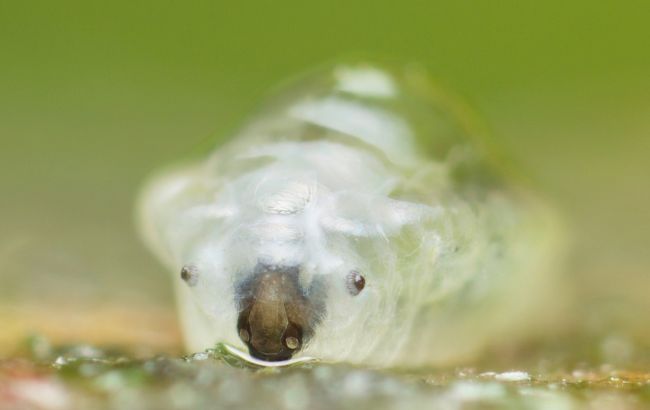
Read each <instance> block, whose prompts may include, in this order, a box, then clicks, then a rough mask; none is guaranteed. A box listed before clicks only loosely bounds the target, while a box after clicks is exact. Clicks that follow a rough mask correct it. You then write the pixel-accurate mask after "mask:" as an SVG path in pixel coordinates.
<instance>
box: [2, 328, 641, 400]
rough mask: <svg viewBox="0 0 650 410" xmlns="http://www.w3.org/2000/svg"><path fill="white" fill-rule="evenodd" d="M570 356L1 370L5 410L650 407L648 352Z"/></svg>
mask: <svg viewBox="0 0 650 410" xmlns="http://www.w3.org/2000/svg"><path fill="white" fill-rule="evenodd" d="M581 351H582V352H586V350H585V349H582V350H581ZM644 352H646V353H644ZM565 353H566V352H565ZM565 353H560V352H559V351H557V350H555V348H543V349H537V350H536V351H535V352H533V353H530V352H529V353H526V354H525V355H526V356H527V358H526V359H517V360H518V361H520V362H522V364H521V366H519V367H505V364H504V363H496V364H494V365H492V366H487V365H482V364H480V365H477V366H475V367H464V368H453V369H436V370H431V371H417V372H413V371H403V370H402V371H400V370H371V369H363V368H358V367H353V366H349V365H345V364H327V363H317V362H295V363H290V364H289V365H288V366H285V367H281V368H280V367H260V366H258V365H256V364H255V363H250V362H248V361H246V360H243V359H242V357H240V356H238V355H236V354H233V352H232V351H230V350H228V348H227V347H226V346H224V345H217V347H216V348H215V349H211V350H208V351H205V352H201V353H195V354H193V355H189V356H183V357H181V356H179V357H173V356H155V355H151V353H149V352H127V350H111V349H102V348H98V347H93V346H89V345H74V346H62V347H52V346H50V345H49V343H48V342H47V341H46V340H45V339H42V338H32V339H30V341H29V342H28V343H27V344H26V346H25V347H24V348H22V349H21V351H20V352H19V353H18V354H16V355H15V357H14V358H12V359H6V360H3V361H0V409H32V408H34V409H90V408H92V409H95V408H96V409H121V408H131V409H191V408H205V407H208V406H209V407H215V406H216V407H218V408H288V409H332V408H334V409H347V408H355V409H358V408H362V409H363V408H373V409H375V408H377V409H391V408H411V409H412V408H415V409H418V408H439V409H479V408H488V409H491V408H513V409H514V408H517V409H521V408H524V409H573V408H589V409H601V408H602V409H613V408H616V409H643V408H648V406H650V373H648V372H647V369H648V367H647V358H648V356H647V351H645V350H638V349H637V352H636V354H635V356H634V357H628V358H627V359H626V360H627V363H626V364H623V363H622V362H621V364H620V365H614V364H599V365H598V364H594V363H590V360H585V361H576V362H573V361H572V360H570V359H568V358H567V356H565ZM601 353H602V352H601ZM599 354H600V353H599ZM594 359H596V360H597V359H598V358H597V357H594ZM611 359H613V361H614V362H616V361H617V360H618V359H616V358H611ZM508 360H510V359H508ZM508 360H506V361H508ZM561 363H564V364H561ZM643 369H646V370H645V371H644V370H643Z"/></svg>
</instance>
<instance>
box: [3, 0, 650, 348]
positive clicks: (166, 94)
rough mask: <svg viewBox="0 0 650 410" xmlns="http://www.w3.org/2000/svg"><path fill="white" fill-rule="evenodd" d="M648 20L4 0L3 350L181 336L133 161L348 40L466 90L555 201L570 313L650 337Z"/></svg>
mask: <svg viewBox="0 0 650 410" xmlns="http://www.w3.org/2000/svg"><path fill="white" fill-rule="evenodd" d="M649 18H650V3H648V2H647V1H636V2H635V1H610V0H607V1H602V0H601V1H582V0H581V1H556V0H551V1H545V2H522V1H520V0H508V1H500V2H495V1H467V0H456V1H446V2H433V1H401V2H392V1H372V2H370V1H369V2H350V1H337V2H290V3H287V2H265V1H257V2H169V1H157V2H147V3H144V2H138V1H128V2H127V1H112V2H78V3H75V2H69V1H59V2H52V1H43V2H33V1H22V2H18V1H13V2H10V1H7V0H0V187H1V188H2V190H1V191H0V320H1V321H2V322H3V328H1V329H0V349H1V348H2V346H8V345H10V344H11V342H12V341H13V340H15V338H16V337H18V336H19V335H20V334H22V333H23V332H25V331H27V330H30V329H33V330H39V331H41V332H44V333H46V334H52V335H53V336H54V337H55V338H56V337H58V338H90V339H93V338H94V339H100V340H101V339H103V338H111V337H113V336H112V335H118V336H115V339H116V340H118V341H127V342H128V341H130V340H148V341H150V342H152V343H158V344H159V345H160V346H162V347H166V346H173V345H175V343H176V339H175V333H173V332H171V333H170V332H169V329H173V315H172V314H171V312H172V304H171V297H172V296H171V291H170V283H171V281H170V280H169V278H168V274H167V273H166V272H162V270H161V268H160V267H159V266H158V265H157V263H156V262H155V261H154V260H153V258H152V257H151V256H150V255H149V254H148V253H147V252H146V250H145V249H144V247H143V246H142V245H141V243H140V242H139V240H138V238H137V236H136V233H135V229H134V224H133V217H132V215H133V202H134V199H135V196H136V194H137V191H138V188H139V186H140V185H141V183H142V181H143V179H144V178H146V176H147V175H148V174H150V173H151V172H152V171H154V170H155V169H156V168H158V167H160V166H161V165H164V164H168V163H169V162H173V161H175V160H178V159H180V158H184V157H187V156H190V155H196V154H197V153H199V152H201V150H204V149H205V148H206V147H208V146H210V142H211V141H216V140H217V139H219V138H224V137H226V136H228V135H229V134H230V133H231V132H232V131H233V130H235V129H236V127H237V126H238V125H239V124H241V123H242V122H243V121H245V118H246V115H247V114H248V113H250V112H251V111H252V110H253V109H254V108H255V107H256V106H257V105H258V104H259V103H260V101H261V99H262V98H263V97H264V96H265V95H266V94H267V93H268V91H269V89H270V88H272V87H273V86H275V85H277V83H278V82H280V81H283V80H285V79H286V78H287V77H290V76H292V75H295V74H298V73H300V72H302V71H304V70H305V69H307V68H311V67H313V66H314V65H318V64H321V63H323V62H326V61H332V60H336V59H338V58H342V57H345V56H348V55H357V54H358V53H361V54H363V55H371V56H372V55H376V56H380V57H387V58H390V59H392V60H397V61H405V62H411V61H416V62H420V63H422V64H423V65H425V66H426V67H427V68H428V69H429V70H430V71H431V72H432V73H433V74H434V76H435V77H436V78H437V79H438V80H439V81H441V82H442V83H443V84H444V85H446V86H447V87H448V88H451V89H454V90H456V91H457V92H459V93H460V94H461V95H463V96H465V97H466V98H467V99H468V100H469V101H470V103H471V104H472V105H473V106H474V108H475V109H476V110H477V111H478V112H479V113H481V115H482V116H483V117H484V118H485V120H486V121H487V123H488V124H489V126H490V128H491V129H492V130H493V132H494V135H495V138H496V139H498V140H499V142H500V143H501V145H504V146H505V147H506V150H508V151H509V152H510V154H511V156H512V157H514V158H515V160H516V161H517V162H519V163H520V164H521V166H522V168H523V169H524V170H525V171H526V172H527V173H529V174H531V175H532V176H533V178H534V179H535V180H536V181H537V182H538V183H539V185H540V186H541V187H542V189H544V190H546V191H547V192H548V193H549V195H551V196H553V197H555V198H556V201H557V203H558V205H559V206H560V207H561V208H562V209H563V211H564V213H565V214H566V219H567V221H568V222H569V224H570V225H571V227H572V230H573V246H574V248H573V252H572V253H571V258H570V269H569V273H568V274H567V275H568V276H567V278H568V280H567V283H566V286H568V287H572V288H574V289H575V291H576V303H575V305H574V308H573V309H572V312H571V313H569V314H570V315H572V316H574V320H575V321H576V323H579V324H580V325H581V328H582V329H584V330H585V331H587V332H594V333H596V334H598V333H614V334H617V335H623V336H624V337H635V338H636V337H640V338H645V340H649V339H650V329H648V319H647V318H648V313H649V312H650V296H649V294H650V252H649V251H648V249H647V248H648V244H649V243H650V241H649V239H650V235H649V233H648V228H649V227H650V212H649V208H650V193H649V191H650V190H649V189H648V188H649V183H648V178H649V177H650V165H649V163H650V161H649V160H648V155H649V154H650V135H649V134H650V75H649V73H650V46H649V40H650V25H649V24H648V21H650V19H649ZM549 303H553V301H549ZM170 334H171V335H172V336H169V335H170ZM130 338H131V339H130Z"/></svg>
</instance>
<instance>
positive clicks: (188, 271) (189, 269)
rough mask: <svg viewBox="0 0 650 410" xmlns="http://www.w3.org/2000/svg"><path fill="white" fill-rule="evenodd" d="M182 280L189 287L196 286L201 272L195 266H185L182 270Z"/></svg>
mask: <svg viewBox="0 0 650 410" xmlns="http://www.w3.org/2000/svg"><path fill="white" fill-rule="evenodd" d="M181 279H183V280H184V281H185V283H187V285H188V286H195V285H196V284H197V282H198V281H199V270H198V269H197V268H196V266H194V265H185V266H183V268H182V269H181Z"/></svg>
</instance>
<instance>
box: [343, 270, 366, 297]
mask: <svg viewBox="0 0 650 410" xmlns="http://www.w3.org/2000/svg"><path fill="white" fill-rule="evenodd" d="M365 286H366V279H365V278H364V277H363V275H361V274H360V273H359V272H357V271H356V270H351V271H350V272H349V273H348V276H347V278H346V287H347V288H348V291H349V292H350V294H351V295H352V296H357V295H358V294H359V293H361V291H362V290H363V288H364V287H365Z"/></svg>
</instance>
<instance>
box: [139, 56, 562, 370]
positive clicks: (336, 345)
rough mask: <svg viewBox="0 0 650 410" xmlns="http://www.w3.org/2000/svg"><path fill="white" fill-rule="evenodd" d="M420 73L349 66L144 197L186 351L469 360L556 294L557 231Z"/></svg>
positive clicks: (533, 319)
mask: <svg viewBox="0 0 650 410" xmlns="http://www.w3.org/2000/svg"><path fill="white" fill-rule="evenodd" d="M469 118H470V117H469V116H468V114H467V113H466V112H465V111H463V110H462V109H461V108H460V105H459V104H458V103H456V102H455V100H454V99H452V98H450V97H448V96H446V95H445V94H444V93H442V92H441V91H440V90H439V88H438V87H437V86H436V85H434V84H433V83H432V82H431V81H430V80H428V78H427V76H426V75H425V74H423V73H422V72H421V71H420V70H418V69H416V68H412V67H409V66H406V67H400V68H396V69H387V68H383V67H381V66H378V65H373V64H367V63H352V64H338V65H334V66H330V67H329V68H327V69H324V70H320V71H318V72H315V73H312V74H311V75H307V76H305V77H303V78H301V79H299V80H297V81H295V82H294V83H293V84H292V85H289V86H288V87H286V88H285V89H284V91H282V92H280V93H279V94H278V95H277V96H276V97H275V98H273V99H271V100H270V101H269V102H268V103H267V104H266V105H265V106H264V107H263V109H262V110H261V111H260V112H258V113H257V114H256V115H254V116H252V117H251V118H250V120H249V121H248V122H247V123H246V125H245V126H244V127H243V129H241V131H239V132H238V133H237V134H236V135H235V136H234V137H233V138H231V139H230V140H229V142H227V143H226V144H224V145H222V146H220V147H216V148H215V150H214V151H213V152H212V153H211V154H210V155H209V156H207V157H206V158H202V159H200V160H198V161H197V162H195V163H192V164H189V165H185V166H180V167H176V168H174V169H172V170H169V171H167V172H165V173H162V174H161V175H160V176H158V177H157V178H154V179H153V180H152V181H151V182H150V183H149V184H148V186H147V187H146V189H145V190H144V191H143V194H142V196H141V200H140V205H139V217H140V222H141V228H142V229H141V230H142V233H143V236H144V238H145V240H146V242H147V244H148V245H149V246H150V248H151V249H152V250H153V251H154V252H155V254H156V255H157V256H158V257H159V258H160V260H161V261H162V262H163V263H164V264H165V265H166V266H167V267H168V268H169V270H170V271H171V272H172V273H173V276H172V278H173V280H174V282H175V286H176V290H177V303H178V310H179V316H180V319H181V323H182V327H183V334H184V338H185V341H186V347H187V349H188V350H190V351H198V350H203V349H206V348H209V347H213V346H214V345H215V344H216V343H218V342H224V343H227V344H229V345H231V346H235V347H240V348H243V349H247V350H248V351H249V352H250V355H251V356H253V357H254V358H257V359H259V360H262V361H266V362H277V361H286V360H288V359H291V358H299V357H303V356H311V357H316V358H319V359H322V360H326V361H347V362H353V363H362V364H368V365H373V366H428V365H442V364H452V363H458V362H460V361H463V360H468V359H471V358H472V357H474V356H475V355H477V354H478V353H480V352H481V351H482V350H483V349H485V348H486V347H488V346H490V345H493V344H498V343H500V342H502V341H504V340H505V341H507V340H509V339H512V338H515V337H517V336H518V335H521V334H525V333H526V332H527V331H528V330H529V329H530V328H531V327H535V326H537V323H538V322H537V321H538V320H542V319H543V316H544V315H543V314H541V313H542V312H544V311H546V310H548V309H545V308H544V306H547V305H548V304H549V301H550V300H553V295H554V290H553V289H554V277H555V276H556V274H555V273H556V271H557V263H556V262H557V260H558V255H559V253H560V252H559V250H560V249H559V248H561V245H560V244H561V243H562V241H561V240H560V237H561V234H560V232H561V229H559V225H558V223H557V219H556V217H555V214H554V213H553V212H552V211H551V210H550V209H549V208H548V207H547V206H546V205H545V204H544V202H543V201H542V200H541V199H540V198H538V197H537V196H536V194H535V193H533V192H532V191H531V190H530V189H528V188H526V187H525V184H522V183H520V182H518V181H517V180H516V178H515V177H513V176H512V175H510V174H509V173H508V172H506V171H504V170H502V169H501V168H500V166H499V162H498V161H495V160H494V158H493V157H492V154H491V153H490V150H489V149H488V147H487V144H486V141H485V139H484V136H483V135H482V132H481V131H480V130H479V129H477V128H474V127H472V125H471V121H470V120H469Z"/></svg>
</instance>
